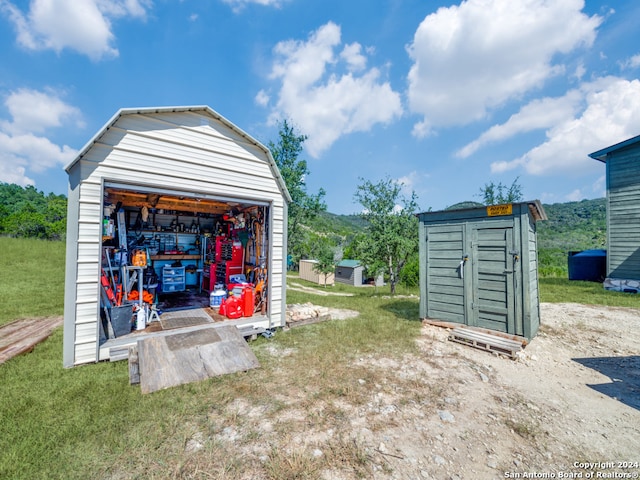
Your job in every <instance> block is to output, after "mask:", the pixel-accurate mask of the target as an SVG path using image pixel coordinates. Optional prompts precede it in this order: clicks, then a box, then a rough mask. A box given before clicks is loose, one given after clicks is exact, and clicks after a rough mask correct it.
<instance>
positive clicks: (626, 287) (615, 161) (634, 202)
mask: <svg viewBox="0 0 640 480" xmlns="http://www.w3.org/2000/svg"><path fill="white" fill-rule="evenodd" d="M589 156H590V157H591V158H593V159H595V160H599V161H601V162H603V163H604V164H605V165H606V179H607V269H606V270H607V273H606V277H607V278H606V279H605V282H604V285H605V288H607V289H610V290H618V291H626V292H635V293H638V292H640V135H638V136H636V137H633V138H630V139H628V140H625V141H624V142H620V143H616V144H615V145H611V146H609V147H607V148H604V149H602V150H598V151H597V152H593V153H591V154H589Z"/></svg>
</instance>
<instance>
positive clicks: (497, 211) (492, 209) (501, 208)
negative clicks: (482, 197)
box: [487, 203, 513, 217]
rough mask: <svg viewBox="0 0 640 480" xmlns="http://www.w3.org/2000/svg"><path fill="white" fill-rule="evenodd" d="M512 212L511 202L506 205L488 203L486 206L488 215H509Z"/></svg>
mask: <svg viewBox="0 0 640 480" xmlns="http://www.w3.org/2000/svg"><path fill="white" fill-rule="evenodd" d="M512 213H513V204H511V203H508V204H506V205H489V206H488V207H487V215H488V216H490V217H499V216H501V215H511V214H512Z"/></svg>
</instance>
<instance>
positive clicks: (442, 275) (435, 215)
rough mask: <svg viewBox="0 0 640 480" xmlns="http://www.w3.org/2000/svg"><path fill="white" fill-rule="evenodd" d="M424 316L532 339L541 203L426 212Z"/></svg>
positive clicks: (422, 237) (536, 303) (422, 227)
mask: <svg viewBox="0 0 640 480" xmlns="http://www.w3.org/2000/svg"><path fill="white" fill-rule="evenodd" d="M418 218H419V220H420V227H419V228H420V230H419V240H420V245H419V249H420V317H421V318H422V319H432V320H440V321H445V322H453V323H459V324H463V325H467V326H472V327H481V328H486V329H489V330H493V331H497V332H504V333H507V334H511V335H517V336H521V337H525V338H527V339H531V338H532V337H534V336H535V335H536V332H537V330H538V326H539V324H540V303H539V302H540V301H539V295H538V255H537V239H536V222H537V221H539V220H546V219H547V216H546V213H545V212H544V209H543V208H542V205H541V203H540V202H539V201H537V200H535V201H529V202H521V203H513V204H508V205H493V206H489V207H477V208H468V209H460V210H446V211H439V212H425V213H420V214H418Z"/></svg>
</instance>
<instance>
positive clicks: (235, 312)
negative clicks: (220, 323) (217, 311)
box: [225, 295, 242, 318]
mask: <svg viewBox="0 0 640 480" xmlns="http://www.w3.org/2000/svg"><path fill="white" fill-rule="evenodd" d="M225 305H226V307H227V318H240V317H241V316H242V302H241V299H240V297H236V296H235V295H234V296H231V297H229V298H227V301H226V302H225Z"/></svg>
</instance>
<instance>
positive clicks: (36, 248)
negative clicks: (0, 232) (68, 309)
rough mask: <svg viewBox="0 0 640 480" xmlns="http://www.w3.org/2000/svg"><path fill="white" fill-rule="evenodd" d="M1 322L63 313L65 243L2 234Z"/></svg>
mask: <svg viewBox="0 0 640 480" xmlns="http://www.w3.org/2000/svg"><path fill="white" fill-rule="evenodd" d="M0 252H2V253H0V306H1V308H0V325H4V324H5V323H8V322H11V321H12V320H16V319H18V318H32V317H46V316H51V315H62V311H63V305H64V265H65V264H64V258H65V244H64V243H63V242H50V241H46V240H34V239H15V238H8V237H0Z"/></svg>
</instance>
